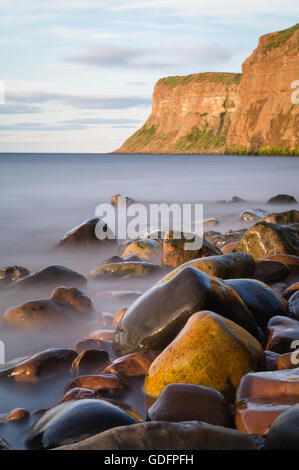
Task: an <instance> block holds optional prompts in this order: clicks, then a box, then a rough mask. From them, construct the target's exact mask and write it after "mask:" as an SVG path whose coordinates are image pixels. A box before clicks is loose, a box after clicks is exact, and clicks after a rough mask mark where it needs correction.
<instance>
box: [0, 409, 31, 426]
mask: <svg viewBox="0 0 299 470" xmlns="http://www.w3.org/2000/svg"><path fill="white" fill-rule="evenodd" d="M29 416H30V413H29V411H27V410H25V409H24V408H15V409H14V410H11V411H10V412H9V413H5V414H0V423H12V422H19V421H23V420H24V419H27V418H29Z"/></svg>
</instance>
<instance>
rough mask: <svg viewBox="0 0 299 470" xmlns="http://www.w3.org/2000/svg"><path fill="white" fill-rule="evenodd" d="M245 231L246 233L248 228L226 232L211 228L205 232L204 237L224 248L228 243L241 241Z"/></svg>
mask: <svg viewBox="0 0 299 470" xmlns="http://www.w3.org/2000/svg"><path fill="white" fill-rule="evenodd" d="M244 233H246V229H239V230H229V231H228V232H226V233H224V234H222V233H220V232H214V231H213V230H210V231H209V232H204V239H205V240H207V241H208V242H209V243H211V244H212V245H214V246H217V247H218V248H219V249H220V250H222V249H223V247H224V246H225V245H227V244H231V243H237V242H239V241H240V240H241V238H242V237H243V235H244ZM224 254H225V253H224Z"/></svg>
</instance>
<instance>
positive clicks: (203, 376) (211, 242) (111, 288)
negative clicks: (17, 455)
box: [0, 195, 299, 450]
mask: <svg viewBox="0 0 299 470" xmlns="http://www.w3.org/2000/svg"><path fill="white" fill-rule="evenodd" d="M127 202H128V203H131V202H133V200H131V199H127ZM238 202H240V199H239V198H236V197H234V198H233V199H232V200H231V201H228V202H227V201H219V204H220V203H222V204H224V203H225V204H236V203H238ZM268 202H269V206H267V207H269V211H265V210H261V209H252V210H246V211H244V212H242V213H241V214H240V216H239V217H240V219H239V220H240V222H244V221H245V222H247V223H248V224H249V225H250V226H249V228H246V229H244V228H241V229H239V230H234V231H228V232H226V233H224V234H223V233H221V232H217V231H216V230H214V229H215V228H217V225H218V224H219V221H218V220H217V219H216V218H210V219H206V220H205V221H204V227H205V229H207V230H206V232H205V234H204V240H203V244H202V246H201V248H199V249H196V250H189V251H186V250H185V249H184V243H185V239H184V236H183V237H182V238H181V239H180V240H177V239H175V238H174V236H173V233H172V232H171V231H170V232H166V233H162V232H157V233H156V234H155V238H152V237H153V234H149V233H145V234H144V236H143V237H141V238H139V239H136V240H134V241H132V240H131V241H127V242H125V243H120V242H119V241H117V240H99V239H98V238H97V237H96V235H95V227H96V224H97V223H99V222H100V223H101V221H100V219H99V218H94V219H90V220H87V221H85V222H83V223H82V224H81V225H80V226H78V227H75V228H74V229H72V230H71V231H70V232H68V233H67V234H66V235H65V236H64V237H63V238H62V240H61V241H60V242H58V243H57V246H56V247H55V250H68V251H70V252H71V253H74V256H76V253H77V252H78V251H80V255H81V256H82V253H84V250H93V253H94V258H95V260H96V257H97V253H98V251H99V250H101V252H102V253H106V252H107V253H109V255H108V256H110V253H111V252H112V253H113V255H112V256H110V257H108V258H107V259H105V261H104V262H103V263H102V264H101V265H99V266H97V265H96V261H95V268H94V269H93V270H91V271H90V272H89V273H88V274H87V275H83V274H81V273H78V272H76V271H73V270H71V269H69V268H67V267H65V266H61V265H50V266H45V267H43V268H42V269H40V270H38V271H34V272H30V269H29V267H27V266H26V267H23V266H7V267H2V268H1V269H0V296H1V297H3V298H4V299H5V305H7V308H6V309H5V311H3V312H2V313H3V316H2V327H3V328H4V329H5V330H7V331H9V332H10V335H11V338H12V339H11V340H12V341H14V338H16V339H15V340H16V341H17V338H18V337H19V336H18V335H22V336H24V337H25V336H26V335H31V338H32V339H33V341H34V338H37V339H38V338H39V337H41V336H42V335H45V334H47V335H49V337H51V335H52V337H53V338H55V335H57V333H58V332H59V333H60V334H61V337H62V338H63V334H64V331H65V335H66V336H67V330H68V329H71V328H74V331H75V334H74V336H75V338H76V341H75V342H74V344H73V347H69V345H68V344H67V343H65V344H62V347H55V341H54V340H53V344H52V347H51V348H48V349H46V350H42V349H40V350H38V351H36V352H35V353H33V354H30V355H27V356H25V357H22V358H14V359H13V360H11V361H9V362H7V363H6V364H4V365H2V366H0V389H1V391H2V393H3V394H10V393H13V392H14V391H15V390H18V392H19V393H20V394H22V393H24V394H28V395H30V396H31V406H30V407H28V409H26V408H24V407H22V406H20V403H19V402H18V400H17V399H15V402H14V407H13V408H12V409H11V411H9V412H6V413H4V412H2V414H0V450H9V449H13V448H16V449H20V448H26V449H39V450H40V449H63V450H77V449H82V450H83V449H84V450H97V449H98V450H100V449H103V450H128V449H130V450H132V449H136V450H141V449H150V450H163V449H166V450H259V449H266V450H277V449H280V450H287V449H296V450H298V448H299V427H298V420H299V366H298V364H299V359H298V360H297V354H296V349H297V347H298V344H299V211H298V210H297V207H298V203H297V201H296V199H295V198H294V197H292V196H287V195H278V196H276V197H274V198H272V199H271V200H269V201H268ZM112 203H113V204H114V205H116V206H117V203H118V195H116V196H114V197H113V198H112ZM284 204H288V205H289V204H291V205H292V207H294V209H291V210H285V206H284ZM185 235H186V234H185ZM139 281H142V282H143V283H144V284H142V285H141V284H137V282H139ZM120 282H121V283H124V284H123V286H124V287H123V289H120V288H119V285H120V284H119V283H120ZM115 286H117V287H115ZM16 298H17V299H21V300H22V303H20V304H19V305H17V306H16V305H15V299H16ZM104 301H105V302H110V305H111V309H110V310H109V311H103V310H101V309H99V305H100V304H101V302H104ZM105 305H106V304H105ZM60 341H62V340H60ZM297 343H298V344H297ZM37 344H38V341H37ZM51 387H54V388H56V395H55V396H56V397H57V398H58V399H57V400H56V402H55V401H54V402H53V403H52V404H51V405H49V401H48V398H47V399H46V398H44V399H43V396H45V397H46V392H45V391H46V390H47V388H51ZM43 394H44V395H43ZM16 396H17V395H16ZM19 396H20V395H19ZM0 411H1V410H0ZM20 430H22V433H21V434H22V436H23V437H22V438H20V437H19V436H20ZM9 436H11V440H10V439H9Z"/></svg>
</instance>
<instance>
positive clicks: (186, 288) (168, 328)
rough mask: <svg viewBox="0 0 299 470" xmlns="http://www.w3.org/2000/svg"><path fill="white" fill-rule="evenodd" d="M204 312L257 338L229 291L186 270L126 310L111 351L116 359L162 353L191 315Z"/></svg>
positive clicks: (246, 314)
mask: <svg viewBox="0 0 299 470" xmlns="http://www.w3.org/2000/svg"><path fill="white" fill-rule="evenodd" d="M207 309H208V310H212V311H215V312H217V313H219V314H221V315H223V316H225V317H227V318H229V319H230V320H233V321H235V322H236V323H237V324H239V325H240V326H243V327H244V328H245V329H247V330H248V331H249V332H251V333H252V334H253V335H254V336H256V337H258V331H257V325H256V322H255V320H254V318H253V317H252V315H251V313H250V312H249V310H248V309H247V307H246V306H245V304H244V302H243V301H242V300H241V298H240V297H239V295H238V294H237V293H236V292H235V291H234V289H232V287H230V286H229V285H227V284H225V283H223V282H221V281H220V280H218V279H216V278H214V277H210V276H208V275H207V274H205V273H203V272H201V271H199V270H197V269H195V268H192V267H187V268H184V269H183V270H182V271H180V272H179V273H178V274H177V275H176V276H175V277H173V278H172V279H170V280H169V281H167V282H163V283H161V284H159V285H154V286H153V287H152V288H151V289H149V290H148V291H147V292H145V293H144V294H143V295H142V296H141V297H139V299H137V300H136V301H135V302H134V303H133V304H132V305H131V306H130V307H129V308H128V310H127V312H126V313H125V315H124V316H123V317H122V319H121V320H120V322H119V325H118V327H117V329H116V332H115V335H114V341H113V349H114V351H116V352H117V353H118V355H125V354H129V353H132V352H137V351H141V350H152V351H162V350H163V349H164V348H165V347H166V346H167V345H168V344H169V343H170V342H171V341H172V340H173V339H174V338H175V336H176V335H177V334H178V333H179V331H180V330H181V329H182V328H183V326H184V325H185V323H186V321H187V320H188V318H190V317H191V315H193V313H195V312H198V311H200V310H207Z"/></svg>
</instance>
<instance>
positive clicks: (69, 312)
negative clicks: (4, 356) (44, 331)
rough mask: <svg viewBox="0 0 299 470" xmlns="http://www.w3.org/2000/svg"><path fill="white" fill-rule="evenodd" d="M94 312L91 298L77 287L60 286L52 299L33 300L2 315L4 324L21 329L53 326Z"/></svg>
mask: <svg viewBox="0 0 299 470" xmlns="http://www.w3.org/2000/svg"><path fill="white" fill-rule="evenodd" d="M91 312H93V305H92V302H91V300H90V299H89V298H88V297H87V296H86V295H85V294H84V293H83V292H81V291H80V290H78V289H77V288H76V287H72V288H70V289H68V288H66V287H58V288H57V289H55V290H54V291H53V293H52V296H51V298H50V299H40V300H32V301H30V302H26V303H24V304H23V305H18V306H16V307H11V308H9V309H8V310H6V311H5V312H4V314H3V317H2V324H3V325H4V326H7V327H13V328H21V329H30V330H31V329H32V328H34V329H40V328H44V327H49V328H53V327H56V326H57V324H59V323H64V322H67V321H72V320H80V319H82V318H83V317H84V316H85V315H88V314H89V313H91Z"/></svg>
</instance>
